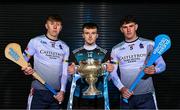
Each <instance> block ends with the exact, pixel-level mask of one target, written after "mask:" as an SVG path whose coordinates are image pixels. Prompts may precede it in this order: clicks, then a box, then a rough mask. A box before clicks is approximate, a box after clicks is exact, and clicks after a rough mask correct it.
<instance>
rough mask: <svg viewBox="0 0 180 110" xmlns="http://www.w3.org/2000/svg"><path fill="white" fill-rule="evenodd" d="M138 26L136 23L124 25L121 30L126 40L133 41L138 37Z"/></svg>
mask: <svg viewBox="0 0 180 110" xmlns="http://www.w3.org/2000/svg"><path fill="white" fill-rule="evenodd" d="M137 28H138V25H137V24H135V23H134V22H131V23H128V24H123V25H122V26H121V28H120V30H121V32H122V33H123V34H124V36H125V39H129V40H130V39H133V38H135V37H136V30H137Z"/></svg>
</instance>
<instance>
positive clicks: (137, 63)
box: [111, 15, 166, 109]
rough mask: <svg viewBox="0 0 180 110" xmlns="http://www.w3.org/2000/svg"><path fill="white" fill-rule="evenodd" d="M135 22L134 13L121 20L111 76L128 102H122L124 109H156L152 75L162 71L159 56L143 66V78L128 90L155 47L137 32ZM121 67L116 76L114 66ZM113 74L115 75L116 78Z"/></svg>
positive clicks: (113, 53) (163, 67)
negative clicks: (120, 38)
mask: <svg viewBox="0 0 180 110" xmlns="http://www.w3.org/2000/svg"><path fill="white" fill-rule="evenodd" d="M137 29H138V24H137V22H136V19H135V17H134V16H131V15H128V16H125V17H124V18H123V19H122V20H121V22H120V30H121V32H122V33H123V35H124V38H125V39H124V41H123V42H121V43H119V44H117V45H116V46H114V47H113V48H112V52H111V57H112V60H113V61H115V62H117V63H116V65H115V69H114V70H113V72H112V73H111V74H112V79H114V80H117V81H116V82H115V83H114V84H115V85H116V87H117V88H118V89H119V90H120V93H121V96H122V98H128V104H127V103H125V102H123V101H122V98H121V105H120V106H121V107H122V108H125V109H156V108H157V104H156V99H155V89H154V85H153V80H152V77H151V75H154V74H158V73H161V72H163V71H164V70H165V68H166V64H165V62H164V60H163V58H162V57H160V58H159V59H157V60H156V62H155V63H154V64H153V65H151V66H149V67H146V68H145V69H144V72H145V73H146V75H145V77H144V78H143V79H142V80H141V82H140V83H139V84H138V85H137V87H136V88H135V89H134V91H133V92H129V89H128V88H130V86H131V85H132V83H133V81H134V80H135V78H136V77H137V75H138V74H139V72H140V71H141V69H142V67H143V66H144V65H145V63H146V62H147V61H146V60H147V59H148V57H149V55H150V54H151V52H152V50H153V46H154V42H153V41H151V40H148V39H145V38H142V37H140V36H138V35H137V33H136V31H137ZM118 66H119V69H120V78H121V80H119V77H118V76H117V68H118ZM115 76H116V77H115Z"/></svg>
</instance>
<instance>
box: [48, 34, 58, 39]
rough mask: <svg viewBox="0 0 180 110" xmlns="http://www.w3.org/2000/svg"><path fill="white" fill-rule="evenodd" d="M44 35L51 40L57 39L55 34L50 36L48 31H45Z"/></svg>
mask: <svg viewBox="0 0 180 110" xmlns="http://www.w3.org/2000/svg"><path fill="white" fill-rule="evenodd" d="M46 36H47V37H48V38H49V39H51V40H57V39H58V37H57V36H52V35H50V34H49V33H47V34H46Z"/></svg>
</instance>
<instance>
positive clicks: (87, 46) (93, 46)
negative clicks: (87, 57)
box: [83, 44, 97, 50]
mask: <svg viewBox="0 0 180 110" xmlns="http://www.w3.org/2000/svg"><path fill="white" fill-rule="evenodd" d="M83 47H84V48H85V49H86V50H94V49H95V48H96V47H97V45H96V44H93V45H91V46H89V45H86V44H85V45H84V46H83Z"/></svg>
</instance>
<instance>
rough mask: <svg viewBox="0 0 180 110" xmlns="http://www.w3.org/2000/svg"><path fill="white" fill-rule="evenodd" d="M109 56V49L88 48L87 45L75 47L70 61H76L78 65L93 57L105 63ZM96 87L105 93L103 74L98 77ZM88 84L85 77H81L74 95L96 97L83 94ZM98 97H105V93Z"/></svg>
mask: <svg viewBox="0 0 180 110" xmlns="http://www.w3.org/2000/svg"><path fill="white" fill-rule="evenodd" d="M108 58H109V54H108V53H107V50H105V49H103V48H100V47H98V46H97V45H95V46H94V48H93V49H87V48H86V46H83V47H80V48H78V49H75V50H74V51H73V52H72V54H71V57H70V61H72V62H75V64H76V65H79V62H80V61H87V60H88V59H93V60H96V61H99V62H101V63H104V62H105V61H107V60H108ZM95 85H96V88H97V89H98V90H100V91H102V93H103V88H104V86H103V76H100V77H98V81H97V82H96V84H95ZM88 86H89V85H88V84H87V82H86V81H85V78H80V79H78V80H77V82H76V88H75V92H74V96H77V97H82V98H95V97H96V96H83V92H84V91H86V90H87V88H88ZM97 97H103V94H101V95H98V96H97Z"/></svg>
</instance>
